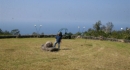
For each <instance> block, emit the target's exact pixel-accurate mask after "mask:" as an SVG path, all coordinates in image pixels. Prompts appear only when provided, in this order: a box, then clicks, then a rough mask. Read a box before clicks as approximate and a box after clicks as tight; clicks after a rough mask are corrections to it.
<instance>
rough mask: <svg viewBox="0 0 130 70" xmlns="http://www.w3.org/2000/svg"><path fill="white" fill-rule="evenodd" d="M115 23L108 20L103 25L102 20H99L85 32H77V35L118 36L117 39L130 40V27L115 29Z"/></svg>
mask: <svg viewBox="0 0 130 70" xmlns="http://www.w3.org/2000/svg"><path fill="white" fill-rule="evenodd" d="M113 27H114V25H113V23H112V22H108V23H106V25H102V23H101V21H100V20H99V21H97V22H96V23H95V24H94V25H93V28H89V29H88V30H87V31H85V32H77V33H76V35H83V36H94V37H100V36H102V37H106V38H116V39H128V40H130V28H128V27H126V28H125V29H123V28H121V30H113Z"/></svg>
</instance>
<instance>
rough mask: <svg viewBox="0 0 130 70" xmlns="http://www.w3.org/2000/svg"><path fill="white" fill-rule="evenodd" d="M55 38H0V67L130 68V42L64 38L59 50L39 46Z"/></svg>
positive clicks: (25, 69)
mask: <svg viewBox="0 0 130 70" xmlns="http://www.w3.org/2000/svg"><path fill="white" fill-rule="evenodd" d="M46 41H52V42H55V39H54V38H24V39H17V38H16V39H0V70H130V44H129V43H120V42H110V41H99V40H85V39H70V40H69V39H63V40H62V43H61V50H60V51H58V52H47V51H43V50H41V45H42V44H44V43H45V42H46Z"/></svg>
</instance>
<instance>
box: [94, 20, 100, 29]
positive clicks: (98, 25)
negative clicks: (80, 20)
mask: <svg viewBox="0 0 130 70" xmlns="http://www.w3.org/2000/svg"><path fill="white" fill-rule="evenodd" d="M101 25H102V24H101V21H100V20H99V21H98V22H96V23H95V24H94V25H93V28H94V29H95V30H96V31H99V30H100V26H101Z"/></svg>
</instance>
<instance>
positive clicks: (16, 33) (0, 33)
mask: <svg viewBox="0 0 130 70" xmlns="http://www.w3.org/2000/svg"><path fill="white" fill-rule="evenodd" d="M19 34H20V31H19V29H13V30H11V32H10V31H7V30H5V31H3V30H2V29H0V35H19Z"/></svg>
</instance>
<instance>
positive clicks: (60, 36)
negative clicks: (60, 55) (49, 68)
mask: <svg viewBox="0 0 130 70" xmlns="http://www.w3.org/2000/svg"><path fill="white" fill-rule="evenodd" d="M55 38H56V42H55V44H54V48H55V47H56V44H58V49H60V43H61V39H62V33H61V32H60V33H58V34H57V35H56V37H55Z"/></svg>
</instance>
